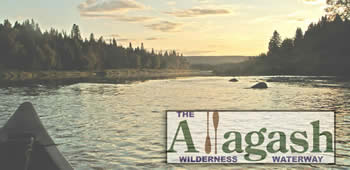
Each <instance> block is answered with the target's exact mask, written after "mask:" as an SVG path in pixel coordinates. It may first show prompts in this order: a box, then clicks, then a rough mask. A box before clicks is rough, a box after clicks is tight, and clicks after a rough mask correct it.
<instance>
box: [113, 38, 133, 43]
mask: <svg viewBox="0 0 350 170" xmlns="http://www.w3.org/2000/svg"><path fill="white" fill-rule="evenodd" d="M117 41H121V42H130V41H136V40H135V39H128V38H119V39H117Z"/></svg>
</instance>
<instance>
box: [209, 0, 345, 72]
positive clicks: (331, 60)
mask: <svg viewBox="0 0 350 170" xmlns="http://www.w3.org/2000/svg"><path fill="white" fill-rule="evenodd" d="M338 1H339V2H338ZM327 2H328V4H329V5H331V6H330V7H328V8H327V9H326V11H327V13H328V14H327V15H326V16H323V17H322V18H321V19H320V20H319V21H318V22H317V23H311V24H310V25H309V27H308V28H307V30H306V31H305V32H303V31H302V30H301V28H298V29H297V30H296V32H295V36H294V37H293V38H285V39H283V40H282V38H281V35H280V34H279V33H278V31H274V32H273V35H272V37H271V39H270V41H269V45H268V52H267V53H266V54H265V53H263V54H260V55H259V56H257V57H253V58H251V59H249V60H247V61H245V62H243V63H239V64H232V65H226V66H220V67H216V68H215V72H216V73H218V74H231V75H279V74H294V75H342V76H349V75H350V67H349V63H350V45H349V44H350V21H349V18H350V15H349V14H350V10H349V9H350V1H349V0H345V1H344V0H328V1H327ZM339 8H341V9H342V10H341V11H342V13H339ZM346 11H347V12H346Z"/></svg>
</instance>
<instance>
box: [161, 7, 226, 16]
mask: <svg viewBox="0 0 350 170" xmlns="http://www.w3.org/2000/svg"><path fill="white" fill-rule="evenodd" d="M165 13H166V14H170V15H173V16H176V17H197V16H204V15H223V14H230V13H231V11H229V10H227V9H209V8H206V9H204V8H192V9H186V10H178V11H174V12H165Z"/></svg>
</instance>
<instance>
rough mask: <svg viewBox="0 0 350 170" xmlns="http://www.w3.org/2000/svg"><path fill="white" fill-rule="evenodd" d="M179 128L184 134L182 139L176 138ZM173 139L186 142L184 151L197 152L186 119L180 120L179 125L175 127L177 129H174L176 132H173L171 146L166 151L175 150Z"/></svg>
mask: <svg viewBox="0 0 350 170" xmlns="http://www.w3.org/2000/svg"><path fill="white" fill-rule="evenodd" d="M180 128H181V129H182V133H183V134H184V140H182V139H176V138H177V134H178V133H179V130H180ZM175 141H179V142H186V145H187V151H186V152H199V151H197V150H196V147H195V146H194V144H193V141H192V136H191V132H190V129H189V128H188V124H187V121H186V120H184V121H181V122H180V124H179V126H178V127H177V130H176V133H175V137H174V139H173V143H172V144H171V147H170V149H169V150H168V152H176V151H175V150H174V145H175Z"/></svg>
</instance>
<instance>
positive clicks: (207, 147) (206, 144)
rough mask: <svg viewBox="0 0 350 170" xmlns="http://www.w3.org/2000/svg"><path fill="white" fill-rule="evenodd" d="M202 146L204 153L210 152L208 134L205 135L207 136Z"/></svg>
mask: <svg viewBox="0 0 350 170" xmlns="http://www.w3.org/2000/svg"><path fill="white" fill-rule="evenodd" d="M204 148H205V153H207V154H210V152H211V143H210V137H209V136H207V138H205V146H204Z"/></svg>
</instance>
